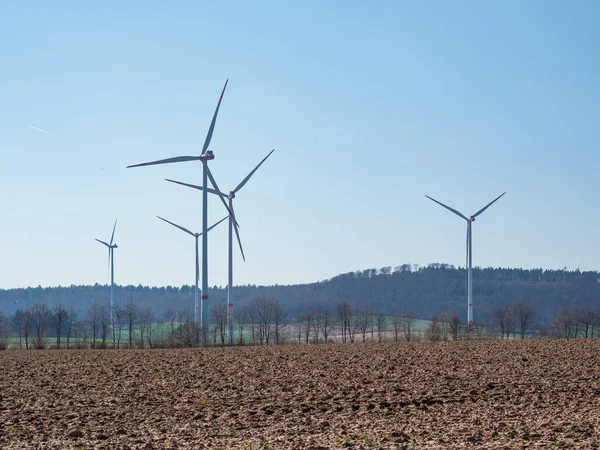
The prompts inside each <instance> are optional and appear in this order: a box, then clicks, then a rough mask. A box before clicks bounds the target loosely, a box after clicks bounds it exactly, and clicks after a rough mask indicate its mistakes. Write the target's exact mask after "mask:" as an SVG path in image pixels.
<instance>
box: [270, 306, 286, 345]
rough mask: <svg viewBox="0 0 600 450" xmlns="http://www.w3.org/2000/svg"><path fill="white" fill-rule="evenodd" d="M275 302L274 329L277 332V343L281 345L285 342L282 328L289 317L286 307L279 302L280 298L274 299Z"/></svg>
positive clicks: (273, 311) (273, 312)
mask: <svg viewBox="0 0 600 450" xmlns="http://www.w3.org/2000/svg"><path fill="white" fill-rule="evenodd" d="M272 302H273V309H272V314H273V331H274V333H275V345H279V344H282V343H283V339H282V336H281V330H282V328H283V326H284V324H285V319H286V318H287V313H286V312H285V309H284V308H283V306H282V305H281V303H280V302H279V300H276V299H272Z"/></svg>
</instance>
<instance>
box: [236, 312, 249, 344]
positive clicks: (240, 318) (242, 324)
mask: <svg viewBox="0 0 600 450" xmlns="http://www.w3.org/2000/svg"><path fill="white" fill-rule="evenodd" d="M232 319H233V321H234V322H235V326H236V327H237V330H238V343H239V345H244V329H245V328H246V325H248V320H249V317H248V305H243V306H240V307H236V308H235V309H234V310H233V314H232Z"/></svg>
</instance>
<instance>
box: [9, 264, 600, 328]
mask: <svg viewBox="0 0 600 450" xmlns="http://www.w3.org/2000/svg"><path fill="white" fill-rule="evenodd" d="M599 277H600V275H599V273H598V272H595V271H594V272H580V271H578V270H575V271H567V270H542V269H534V270H525V269H505V268H496V269H494V268H485V269H481V268H475V269H474V270H473V279H474V283H473V296H474V304H475V307H474V308H475V319H476V320H477V321H489V319H490V317H491V314H492V312H493V311H494V309H496V308H498V307H501V306H505V305H509V304H512V303H516V302H519V301H525V302H528V303H529V304H531V305H532V306H533V308H534V310H535V311H536V316H537V320H538V322H540V323H548V322H549V321H551V320H552V317H554V315H555V314H556V312H557V311H558V310H559V309H560V308H561V307H564V306H569V307H575V306H583V305H598V304H599V303H600V284H599V282H598V280H599ZM115 292H116V299H117V301H116V302H117V304H121V305H122V304H126V303H129V302H133V303H135V304H137V305H140V306H143V307H150V308H152V309H153V310H154V311H155V312H156V313H157V314H159V315H160V314H161V313H164V312H166V311H167V310H169V309H176V310H179V309H185V308H191V307H192V305H193V295H192V292H193V291H192V288H191V286H182V287H172V286H167V287H161V288H158V287H147V286H141V285H140V286H117V287H116V290H115ZM210 296H211V299H214V300H215V301H216V300H224V299H225V297H226V290H225V289H224V288H221V287H214V288H213V289H211V292H210ZM262 296H264V297H273V298H276V299H278V300H279V301H280V302H281V303H282V304H283V305H284V306H285V308H286V310H287V312H288V315H289V316H290V317H294V316H296V315H298V314H300V313H302V312H303V311H305V310H306V308H307V307H308V306H310V305H316V304H321V305H329V306H331V307H335V305H336V304H338V303H340V302H342V301H346V302H350V303H355V304H360V305H369V306H371V307H372V308H373V309H374V310H375V311H376V312H380V313H388V312H391V311H393V310H397V311H400V312H403V311H407V312H412V313H414V314H415V315H416V316H417V317H419V318H430V317H432V316H434V315H437V314H439V313H440V312H441V311H443V310H446V309H450V310H452V311H454V312H455V313H457V314H458V315H459V316H460V317H461V318H463V316H464V315H465V310H466V305H465V303H466V275H465V270H464V269H461V268H458V269H457V268H455V267H453V266H449V265H445V264H430V265H429V266H427V267H421V268H417V267H412V266H410V265H409V264H404V265H402V266H397V267H395V268H393V269H392V268H391V267H384V268H381V269H367V270H363V271H358V272H350V273H345V274H341V275H338V276H335V277H333V278H331V279H329V280H325V281H320V282H316V283H310V284H298V285H290V286H279V285H275V286H255V285H246V286H236V288H235V298H236V304H238V305H239V304H242V303H244V302H248V301H251V300H252V299H254V298H255V297H262ZM108 299H109V287H108V286H101V285H94V286H69V287H54V288H42V287H37V288H28V289H10V290H0V312H2V313H4V314H6V315H9V314H13V313H14V312H15V311H16V310H17V309H23V308H26V307H28V306H31V305H33V304H35V303H46V304H47V305H50V306H51V305H55V304H57V303H62V304H63V305H65V306H67V307H69V306H73V307H74V308H75V310H76V311H78V312H79V313H80V314H84V315H85V312H86V311H87V309H88V308H89V307H90V306H91V305H92V304H94V302H96V303H99V304H101V303H107V302H108ZM211 303H212V301H211ZM463 320H464V318H463Z"/></svg>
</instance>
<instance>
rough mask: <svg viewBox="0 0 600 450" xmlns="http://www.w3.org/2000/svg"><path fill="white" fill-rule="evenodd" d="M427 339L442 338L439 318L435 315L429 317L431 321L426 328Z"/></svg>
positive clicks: (434, 340)
mask: <svg viewBox="0 0 600 450" xmlns="http://www.w3.org/2000/svg"><path fill="white" fill-rule="evenodd" d="M426 336H427V339H428V340H429V341H431V342H437V341H441V340H442V330H441V324H440V318H439V317H437V316H435V317H433V318H432V319H431V323H430V324H429V326H428V327H427V330H426Z"/></svg>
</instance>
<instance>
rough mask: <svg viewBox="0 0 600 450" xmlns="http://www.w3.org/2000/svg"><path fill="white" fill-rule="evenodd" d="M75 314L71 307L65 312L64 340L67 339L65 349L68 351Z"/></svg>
mask: <svg viewBox="0 0 600 450" xmlns="http://www.w3.org/2000/svg"><path fill="white" fill-rule="evenodd" d="M75 317H76V313H75V308H73V306H70V307H69V311H68V312H67V321H66V323H65V338H66V339H67V349H69V343H70V342H71V336H73V331H74V330H73V328H74V326H75V321H76V319H75Z"/></svg>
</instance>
